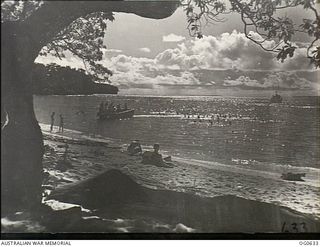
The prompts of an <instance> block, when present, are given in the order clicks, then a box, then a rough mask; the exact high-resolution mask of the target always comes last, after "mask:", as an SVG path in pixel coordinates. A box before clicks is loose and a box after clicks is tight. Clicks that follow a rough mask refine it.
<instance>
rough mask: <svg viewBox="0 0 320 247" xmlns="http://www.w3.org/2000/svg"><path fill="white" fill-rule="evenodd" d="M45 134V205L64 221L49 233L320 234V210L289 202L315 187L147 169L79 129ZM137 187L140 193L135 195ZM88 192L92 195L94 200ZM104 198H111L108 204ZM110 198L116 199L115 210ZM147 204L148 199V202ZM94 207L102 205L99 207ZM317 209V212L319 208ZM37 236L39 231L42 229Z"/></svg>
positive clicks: (183, 166) (197, 169)
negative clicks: (66, 163)
mask: <svg viewBox="0 0 320 247" xmlns="http://www.w3.org/2000/svg"><path fill="white" fill-rule="evenodd" d="M41 128H42V131H43V135H44V144H45V150H46V152H45V155H44V162H43V163H44V171H45V173H46V175H47V180H46V181H45V183H44V188H45V193H46V195H47V198H45V199H44V203H45V204H47V205H48V206H50V208H52V209H54V211H55V213H56V214H57V215H58V216H52V217H53V218H55V220H53V221H52V222H55V224H53V223H48V222H46V223H42V225H43V224H44V225H46V226H44V228H42V231H49V232H52V231H53V232H55V231H57V232H59V231H61V229H64V231H65V232H79V231H80V232H81V231H91V232H283V231H288V232H296V231H299V232H318V231H319V230H320V228H319V215H320V214H319V211H320V210H314V211H313V210H312V209H311V207H307V205H306V207H301V205H300V202H299V201H297V202H298V203H294V202H293V203H291V202H290V200H291V199H292V197H293V198H297V195H298V197H300V194H301V193H302V192H303V191H304V190H307V189H308V190H310V186H309V187H306V186H307V185H304V184H297V183H287V182H285V181H281V180H274V179H273V180H272V183H270V180H268V179H264V180H265V181H264V180H262V179H261V177H255V176H244V175H243V174H238V176H234V175H233V174H235V173H230V172H228V170H223V169H222V170H221V169H220V170H217V169H215V170H210V169H208V168H207V167H205V166H195V165H194V164H192V162H191V161H190V162H189V163H188V162H185V160H181V159H176V160H174V162H175V164H176V165H175V167H174V168H160V167H156V166H150V165H144V164H142V163H141V158H140V157H135V156H129V155H127V154H126V152H125V151H124V147H123V146H119V143H116V142H114V141H113V140H111V139H107V138H102V137H97V136H95V137H92V136H86V135H84V134H83V133H81V132H78V131H72V130H65V131H64V133H63V134H62V133H57V132H54V133H50V132H49V126H48V125H45V124H41ZM65 143H67V144H68V146H69V148H68V155H67V160H68V162H69V165H70V166H65V165H61V164H62V163H61V160H62V159H63V154H64V151H65ZM117 172H119V173H117ZM110 174H113V176H111V175H110ZM114 176H116V177H118V178H119V181H113V180H112V178H113V177H114ZM270 179H272V178H270ZM110 181H113V182H110ZM123 181H128V184H129V185H128V184H127V187H126V186H125V185H124V187H123ZM124 184H126V183H124ZM284 185H285V187H286V191H291V194H290V195H288V193H286V194H285V193H283V192H282V191H281V190H282V188H283V187H284ZM270 186H271V187H270ZM288 186H289V189H288ZM290 186H291V187H292V190H290ZM110 187H111V188H112V187H116V188H122V189H121V190H119V191H109V192H108V193H109V194H108V193H107V192H106V191H108V188H110ZM132 188H136V189H135V190H133V191H131V189H132ZM127 190H129V192H127ZM267 190H274V198H270V195H267V194H266V193H265V192H266V191H267ZM299 190H301V192H299ZM317 190H318V188H315V191H317ZM86 191H90V193H89V194H87V193H86ZM130 191H131V192H130ZM314 193H316V192H314ZM318 193H319V192H318ZM105 194H107V195H109V196H107V197H106V196H104V195H105ZM120 195H126V196H124V197H121V196H120ZM131 195H132V196H133V198H131V197H130V196H131ZM318 195H319V194H318ZM301 197H303V196H302V194H301ZM110 198H117V199H114V200H115V201H113V202H111V204H110ZM130 198H131V199H130ZM144 198H149V199H148V200H144ZM315 198H316V197H313V201H311V200H310V203H316V202H315V201H316V200H315ZM298 199H299V198H298ZM307 199H308V198H307ZM95 200H98V201H96V202H95V203H92V201H95ZM117 200H118V201H117ZM301 200H305V198H302V199H301ZM288 201H289V202H290V203H288ZM281 202H282V203H281ZM295 204H296V205H297V207H296V208H295V207H294V206H295ZM305 204H306V203H305ZM112 205H113V206H112ZM292 205H293V206H292ZM283 206H285V207H283ZM318 206H319V205H318ZM312 208H316V206H315V205H312ZM297 209H299V210H297ZM295 210H297V211H299V212H297V211H295ZM60 214H62V215H64V216H63V217H65V218H66V219H69V220H71V221H72V222H73V221H74V223H73V224H71V225H69V226H66V227H65V226H63V222H65V220H66V219H65V220H61V217H60V216H59V215H60ZM50 217H51V216H50ZM50 217H49V218H50ZM18 218H19V217H18ZM6 220H7V221H6V222H7V223H5V224H7V226H8V225H10V224H9V223H8V222H10V220H9V219H8V218H7V219H6ZM59 221H61V222H59ZM75 222H77V223H75ZM2 223H3V222H2ZM295 223H297V224H300V225H299V227H300V228H299V229H298V230H297V229H292V224H295ZM304 224H307V227H304ZM40 225H41V224H40ZM85 225H87V226H90V227H91V228H90V227H85ZM40 228H41V227H40ZM5 229H7V231H8V232H10V231H15V230H12V229H14V228H12V227H11V228H10V227H9V228H8V227H5ZM8 229H11V230H8ZM23 229H24V230H22V231H29V230H30V227H29V228H28V229H29V230H26V228H23ZM31 229H33V231H37V229H39V227H38V228H32V227H31ZM90 229H91V230H90ZM30 231H32V230H30Z"/></svg>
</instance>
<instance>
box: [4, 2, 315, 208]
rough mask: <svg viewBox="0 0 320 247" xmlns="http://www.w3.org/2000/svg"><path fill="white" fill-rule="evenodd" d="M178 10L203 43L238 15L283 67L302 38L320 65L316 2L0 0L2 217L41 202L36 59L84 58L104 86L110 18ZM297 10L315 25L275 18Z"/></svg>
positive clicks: (153, 15) (155, 15)
mask: <svg viewBox="0 0 320 247" xmlns="http://www.w3.org/2000/svg"><path fill="white" fill-rule="evenodd" d="M179 5H181V6H182V7H183V8H184V10H185V11H186V15H187V22H188V24H187V25H188V28H189V30H190V34H191V35H192V36H196V37H198V38H201V37H202V33H201V29H202V27H203V25H205V24H206V23H210V22H220V21H223V17H225V16H226V14H228V13H230V12H236V13H239V14H240V15H241V19H242V21H243V24H244V32H245V35H246V36H247V38H249V39H250V40H252V41H253V42H255V43H256V44H257V45H259V46H260V47H261V48H262V49H265V50H268V51H271V52H276V53H277V57H278V59H279V60H281V61H283V60H285V59H288V58H289V57H292V56H293V55H294V52H295V49H296V47H295V45H294V43H293V42H292V40H293V37H294V35H295V34H296V33H297V32H299V33H305V34H306V35H308V36H309V37H310V39H311V42H310V44H309V46H308V51H307V54H306V56H307V57H309V58H310V61H311V63H313V64H314V65H315V66H316V67H320V66H319V58H320V55H319V51H320V49H319V45H318V44H317V43H318V41H319V36H320V31H319V22H320V21H319V15H318V12H317V8H316V3H315V1H314V0H229V1H227V3H225V1H222V0H181V1H172V0H171V1H165V0H161V1H160V0H159V1H136V2H135V1H77V2H75V1H1V7H2V11H1V35H2V36H1V49H2V55H1V70H2V74H1V83H2V84H1V85H2V92H3V93H2V97H1V98H2V102H1V116H5V120H3V119H2V121H1V122H2V145H1V147H2V157H1V159H2V160H1V161H2V162H1V164H2V170H1V192H2V193H1V194H2V211H3V212H4V211H6V210H9V209H11V210H16V209H17V208H19V207H27V208H30V207H34V206H36V205H39V204H40V202H41V182H42V155H43V141H42V134H41V130H40V128H39V125H38V123H37V120H36V118H35V115H34V110H33V101H32V78H31V71H32V66H33V64H34V61H35V59H36V57H37V56H38V55H39V54H44V55H45V54H48V53H50V54H53V55H55V56H57V57H63V56H64V52H65V51H69V52H71V53H73V54H74V55H75V56H78V57H79V58H80V59H82V61H83V63H84V65H85V67H86V70H87V73H90V74H93V75H95V76H96V79H97V80H105V79H107V78H108V76H110V75H111V74H112V73H111V71H109V70H108V69H107V68H104V67H102V66H101V65H99V63H97V62H98V61H99V60H101V58H102V52H101V49H102V48H104V45H103V42H102V38H103V36H104V35H105V30H106V23H107V21H108V20H111V21H112V20H113V15H112V12H125V13H134V14H137V15H140V16H143V17H148V18H155V19H160V18H165V17H168V16H170V15H171V14H172V13H173V12H174V11H175V10H176V8H177V7H178V6H179ZM299 6H300V7H302V8H304V9H305V10H306V11H308V13H309V12H310V13H312V15H310V19H303V20H301V21H300V23H298V24H295V22H294V21H293V20H292V19H290V18H289V17H287V16H284V17H280V16H279V15H278V13H279V11H280V10H281V9H286V8H293V7H299ZM138 31H139V30H137V32H138ZM251 31H255V32H256V33H257V34H258V35H255V36H253V35H252V33H251ZM271 40H273V41H274V42H276V43H275V45H274V46H273V47H269V46H268V45H267V44H269V42H268V41H271ZM3 212H2V213H3Z"/></svg>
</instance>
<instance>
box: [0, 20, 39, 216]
mask: <svg viewBox="0 0 320 247" xmlns="http://www.w3.org/2000/svg"><path fill="white" fill-rule="evenodd" d="M1 50H2V51H3V52H2V57H1V70H2V75H1V87H2V90H1V91H2V95H1V98H2V102H1V108H2V109H1V111H2V115H3V116H5V117H6V121H1V122H2V124H3V126H1V127H2V128H1V132H2V133H1V134H2V138H1V142H2V143H1V202H2V205H1V206H2V207H1V211H2V212H1V214H2V215H4V214H5V213H7V212H8V211H16V210H21V209H28V208H33V210H34V207H35V206H37V205H40V203H41V196H42V192H41V190H42V189H41V183H42V155H43V141H42V133H41V130H40V127H39V125H38V122H37V120H36V118H35V114H34V110H33V98H32V91H31V90H32V85H31V69H32V65H33V61H34V59H35V56H36V55H34V54H36V53H37V52H38V51H36V50H35V49H34V48H33V44H32V42H30V39H29V38H28V35H25V33H23V31H21V29H20V28H19V27H18V26H17V25H14V24H10V25H8V26H2V38H1Z"/></svg>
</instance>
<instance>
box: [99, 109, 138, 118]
mask: <svg viewBox="0 0 320 247" xmlns="http://www.w3.org/2000/svg"><path fill="white" fill-rule="evenodd" d="M133 115H134V110H133V109H129V110H125V111H120V112H107V113H104V114H101V113H98V119H99V120H114V119H126V118H132V117H133Z"/></svg>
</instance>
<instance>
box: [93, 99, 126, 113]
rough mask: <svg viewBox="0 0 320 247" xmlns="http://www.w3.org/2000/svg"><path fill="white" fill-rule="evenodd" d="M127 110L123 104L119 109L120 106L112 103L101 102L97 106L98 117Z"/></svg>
mask: <svg viewBox="0 0 320 247" xmlns="http://www.w3.org/2000/svg"><path fill="white" fill-rule="evenodd" d="M126 110H128V105H127V103H124V106H123V107H121V104H117V105H115V104H114V103H113V102H112V101H110V102H108V101H106V102H101V103H100V105H99V111H98V115H103V114H110V113H117V112H122V111H126Z"/></svg>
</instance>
